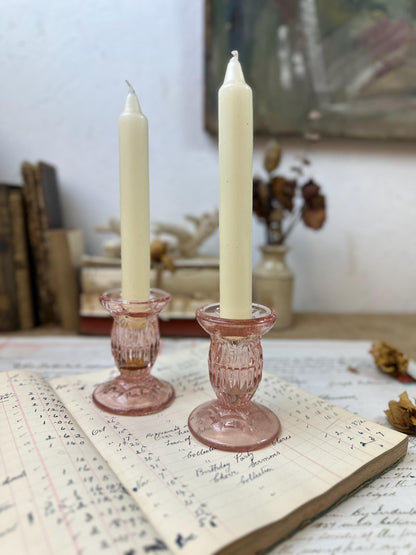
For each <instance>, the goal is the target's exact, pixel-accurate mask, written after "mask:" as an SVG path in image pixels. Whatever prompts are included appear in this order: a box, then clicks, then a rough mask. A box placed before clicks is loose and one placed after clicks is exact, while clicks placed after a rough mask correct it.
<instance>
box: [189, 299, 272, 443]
mask: <svg viewBox="0 0 416 555" xmlns="http://www.w3.org/2000/svg"><path fill="white" fill-rule="evenodd" d="M196 318H197V320H198V322H199V323H200V324H201V326H202V327H203V328H204V329H205V330H206V331H207V332H208V333H209V334H210V336H211V345H210V350H209V358H208V367H209V377H210V381H211V385H212V387H213V389H214V391H215V393H216V395H217V399H216V400H215V401H209V402H207V403H204V404H202V405H200V406H199V407H197V408H196V409H194V410H193V411H192V412H191V414H190V416H189V419H188V426H189V429H190V431H191V432H192V434H193V435H194V436H195V437H196V438H197V439H198V440H199V441H201V442H202V443H204V444H205V445H209V446H210V447H215V448H216V449H222V450H224V451H253V450H255V449H261V448H262V447H266V446H267V445H270V443H272V441H274V440H275V439H276V438H277V437H278V435H279V433H280V430H281V426H280V421H279V419H278V418H277V416H276V415H275V414H274V413H273V412H272V411H271V410H270V409H268V408H267V407H264V406H263V405H260V404H258V403H254V402H253V401H252V400H251V398H252V396H253V395H254V393H255V391H256V389H257V388H258V386H259V384H260V381H261V376H262V370H263V350H262V347H261V343H260V338H261V336H263V335H264V334H265V333H266V332H267V331H269V330H270V329H271V328H272V327H273V324H274V322H275V320H276V314H275V313H274V311H273V310H271V309H269V308H267V307H265V306H262V305H259V304H253V305H252V318H251V319H247V320H232V319H228V318H221V317H220V311H219V304H211V305H207V306H205V307H202V308H200V309H199V310H197V312H196Z"/></svg>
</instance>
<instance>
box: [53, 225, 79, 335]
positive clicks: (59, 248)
mask: <svg viewBox="0 0 416 555" xmlns="http://www.w3.org/2000/svg"><path fill="white" fill-rule="evenodd" d="M45 233H46V242H47V246H48V254H49V267H50V278H51V283H52V284H53V293H54V298H55V302H56V309H57V316H58V323H59V324H60V325H61V326H62V328H63V329H66V330H68V331H73V332H77V331H78V328H79V321H78V319H79V316H78V298H79V292H78V283H77V274H76V269H75V267H74V266H73V264H72V258H71V250H70V245H69V241H68V233H69V231H67V230H65V229H49V230H47V231H46V232H45Z"/></svg>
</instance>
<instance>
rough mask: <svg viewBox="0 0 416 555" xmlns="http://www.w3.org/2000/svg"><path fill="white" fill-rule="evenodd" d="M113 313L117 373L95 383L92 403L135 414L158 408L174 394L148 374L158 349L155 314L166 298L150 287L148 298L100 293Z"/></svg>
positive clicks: (157, 329)
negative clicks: (115, 375) (109, 378)
mask: <svg viewBox="0 0 416 555" xmlns="http://www.w3.org/2000/svg"><path fill="white" fill-rule="evenodd" d="M100 301H101V304H102V305H103V306H104V308H105V309H106V310H108V312H109V313H110V314H111V316H112V317H113V319H114V321H113V327H112V330H111V350H112V353H113V357H114V361H115V363H116V366H117V368H118V370H119V372H120V375H119V376H117V377H116V378H114V379H113V380H111V381H109V382H106V383H104V384H101V385H99V386H97V387H96V388H95V390H94V393H93V396H92V398H93V401H94V403H95V404H96V405H97V406H98V407H99V408H100V409H102V410H105V411H107V412H111V413H113V414H121V415H130V416H138V415H144V414H152V413H154V412H159V411H161V410H162V409H164V408H166V407H167V406H169V405H170V404H171V403H172V401H173V399H174V398H175V392H174V389H173V387H172V386H171V385H170V384H169V383H168V382H166V381H163V380H158V379H157V378H155V377H153V376H151V375H150V372H151V370H152V366H153V364H154V363H155V360H156V357H157V354H158V352H159V343H160V333H159V322H158V314H159V313H160V312H162V310H163V309H164V308H166V306H167V305H168V303H169V301H170V295H169V294H168V293H166V292H165V291H162V290H161V289H151V290H150V299H149V300H148V301H143V302H140V301H125V300H123V299H122V298H121V294H120V290H119V289H114V290H113V291H107V292H106V293H103V294H102V295H101V296H100Z"/></svg>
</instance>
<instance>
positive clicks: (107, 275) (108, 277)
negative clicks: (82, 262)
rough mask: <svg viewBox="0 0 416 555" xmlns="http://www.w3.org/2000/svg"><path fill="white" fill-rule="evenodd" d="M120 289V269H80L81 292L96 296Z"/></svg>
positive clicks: (85, 267)
mask: <svg viewBox="0 0 416 555" xmlns="http://www.w3.org/2000/svg"><path fill="white" fill-rule="evenodd" d="M120 287H121V269H120V268H112V267H102V268H99V267H95V266H83V267H82V268H81V291H82V292H83V293H96V294H97V296H98V295H99V294H101V293H104V291H109V290H110V289H118V288H120Z"/></svg>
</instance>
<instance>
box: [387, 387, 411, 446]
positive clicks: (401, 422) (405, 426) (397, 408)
mask: <svg viewBox="0 0 416 555" xmlns="http://www.w3.org/2000/svg"><path fill="white" fill-rule="evenodd" d="M399 399H400V401H390V402H389V408H388V409H387V410H385V411H384V412H385V414H386V416H387V419H388V421H389V422H390V424H391V425H392V426H393V427H394V428H396V430H398V431H399V432H403V433H405V434H412V435H416V406H415V405H414V404H413V403H412V401H411V400H410V399H409V395H408V394H407V391H403V393H401V394H400V395H399Z"/></svg>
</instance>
